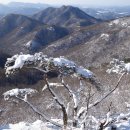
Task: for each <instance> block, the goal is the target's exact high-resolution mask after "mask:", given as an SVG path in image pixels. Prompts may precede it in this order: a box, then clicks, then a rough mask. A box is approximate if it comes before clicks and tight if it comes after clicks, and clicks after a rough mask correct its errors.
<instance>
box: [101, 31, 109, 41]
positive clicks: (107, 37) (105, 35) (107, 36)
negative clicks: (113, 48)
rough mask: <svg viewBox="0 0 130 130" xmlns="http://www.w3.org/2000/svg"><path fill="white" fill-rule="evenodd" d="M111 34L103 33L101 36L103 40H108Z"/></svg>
mask: <svg viewBox="0 0 130 130" xmlns="http://www.w3.org/2000/svg"><path fill="white" fill-rule="evenodd" d="M109 37H110V36H109V35H108V34H104V33H103V34H101V36H100V38H101V39H103V40H106V41H109Z"/></svg>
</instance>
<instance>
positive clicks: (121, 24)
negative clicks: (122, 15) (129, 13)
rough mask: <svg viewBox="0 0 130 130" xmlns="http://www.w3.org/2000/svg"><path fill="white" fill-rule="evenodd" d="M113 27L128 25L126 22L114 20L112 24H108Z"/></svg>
mask: <svg viewBox="0 0 130 130" xmlns="http://www.w3.org/2000/svg"><path fill="white" fill-rule="evenodd" d="M113 25H118V26H120V27H127V26H128V23H127V22H124V21H123V20H121V19H116V20H113V21H112V22H110V23H109V26H110V27H112V26H113Z"/></svg>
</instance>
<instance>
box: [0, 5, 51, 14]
mask: <svg viewBox="0 0 130 130" xmlns="http://www.w3.org/2000/svg"><path fill="white" fill-rule="evenodd" d="M47 7H49V5H47V4H41V3H39V4H35V3H21V2H11V3H9V4H7V5H3V4H0V15H7V14H10V13H16V14H23V15H33V14H34V13H36V12H38V11H40V10H43V9H45V8H47Z"/></svg>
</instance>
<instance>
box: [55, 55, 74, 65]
mask: <svg viewBox="0 0 130 130" xmlns="http://www.w3.org/2000/svg"><path fill="white" fill-rule="evenodd" d="M53 63H54V65H55V66H63V65H64V66H70V67H73V66H75V65H76V64H75V63H74V62H73V61H70V60H67V59H65V58H64V57H62V56H61V57H60V58H54V59H53Z"/></svg>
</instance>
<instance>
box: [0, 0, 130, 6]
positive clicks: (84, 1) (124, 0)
mask: <svg viewBox="0 0 130 130" xmlns="http://www.w3.org/2000/svg"><path fill="white" fill-rule="evenodd" d="M10 2H24V3H43V4H50V5H79V6H128V5H130V1H129V0H120V1H119V0H109V1H104V0H98V2H97V0H71V1H70V0H56V1H55V0H43V1H41V0H28V1H27V0H15V1H14V0H4V1H3V0H0V4H8V3H10Z"/></svg>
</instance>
